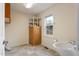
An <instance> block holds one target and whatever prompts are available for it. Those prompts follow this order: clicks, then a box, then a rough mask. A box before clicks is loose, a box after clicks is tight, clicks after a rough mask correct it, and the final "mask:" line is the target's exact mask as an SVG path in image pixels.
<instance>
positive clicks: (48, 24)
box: [45, 16, 54, 35]
mask: <svg viewBox="0 0 79 59" xmlns="http://www.w3.org/2000/svg"><path fill="white" fill-rule="evenodd" d="M53 23H54V19H53V16H47V17H46V18H45V29H46V34H47V35H52V34H53Z"/></svg>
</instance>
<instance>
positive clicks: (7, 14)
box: [5, 3, 11, 23]
mask: <svg viewBox="0 0 79 59" xmlns="http://www.w3.org/2000/svg"><path fill="white" fill-rule="evenodd" d="M5 18H6V19H5V22H6V23H10V22H11V13H10V3H5Z"/></svg>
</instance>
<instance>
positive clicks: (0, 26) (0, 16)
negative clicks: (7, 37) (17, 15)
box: [0, 3, 4, 55]
mask: <svg viewBox="0 0 79 59" xmlns="http://www.w3.org/2000/svg"><path fill="white" fill-rule="evenodd" d="M3 40H4V4H2V3H0V55H4V45H3Z"/></svg>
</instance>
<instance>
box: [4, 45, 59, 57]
mask: <svg viewBox="0 0 79 59" xmlns="http://www.w3.org/2000/svg"><path fill="white" fill-rule="evenodd" d="M5 55H6V56H59V54H58V53H57V52H56V51H54V50H51V49H46V48H44V47H43V46H29V45H26V46H19V47H16V48H14V49H12V50H11V51H5Z"/></svg>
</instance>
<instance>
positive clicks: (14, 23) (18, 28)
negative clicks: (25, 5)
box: [5, 11, 29, 47]
mask: <svg viewBox="0 0 79 59" xmlns="http://www.w3.org/2000/svg"><path fill="white" fill-rule="evenodd" d="M28 19H29V15H26V14H23V13H21V12H18V11H11V23H10V24H6V28H5V29H6V30H5V32H6V33H5V36H6V40H7V41H8V42H9V43H8V46H9V47H15V46H19V45H23V44H28Z"/></svg>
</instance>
